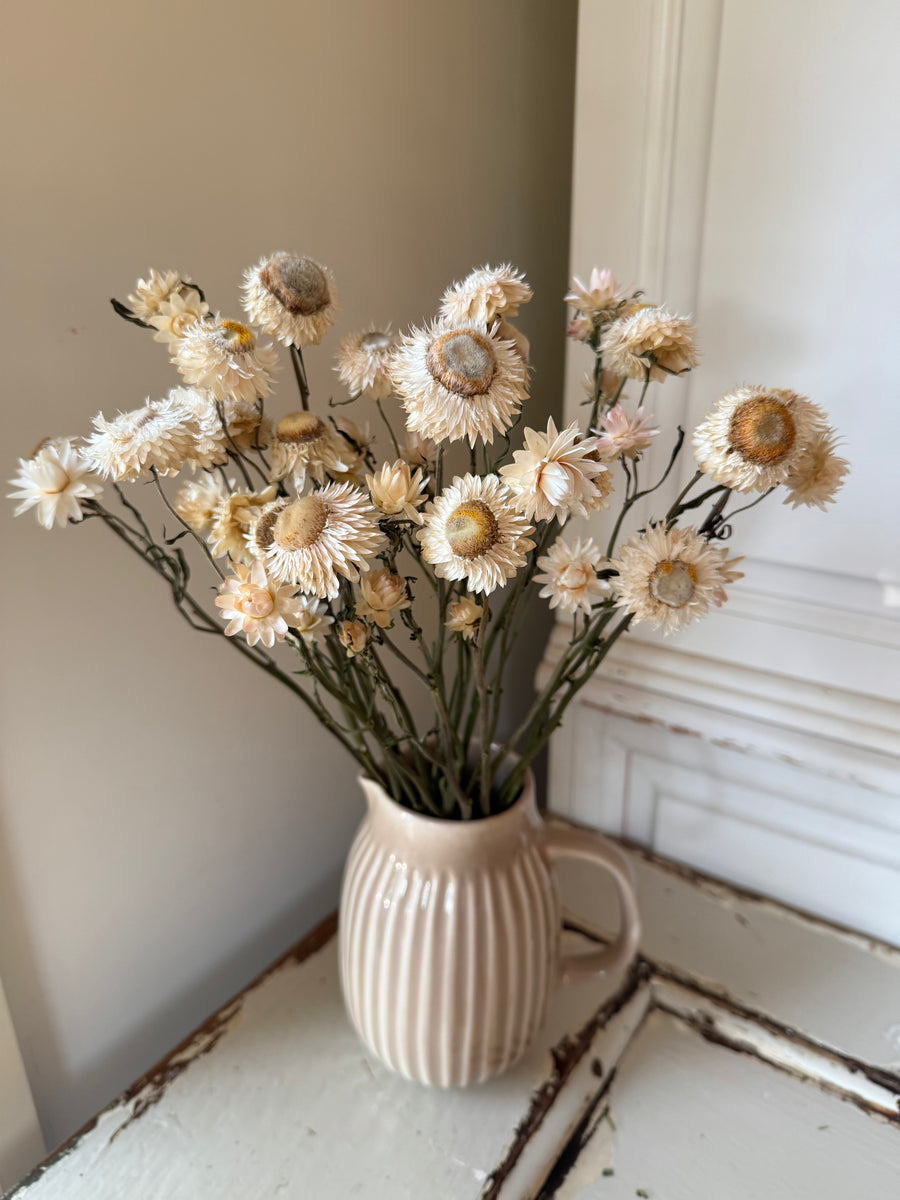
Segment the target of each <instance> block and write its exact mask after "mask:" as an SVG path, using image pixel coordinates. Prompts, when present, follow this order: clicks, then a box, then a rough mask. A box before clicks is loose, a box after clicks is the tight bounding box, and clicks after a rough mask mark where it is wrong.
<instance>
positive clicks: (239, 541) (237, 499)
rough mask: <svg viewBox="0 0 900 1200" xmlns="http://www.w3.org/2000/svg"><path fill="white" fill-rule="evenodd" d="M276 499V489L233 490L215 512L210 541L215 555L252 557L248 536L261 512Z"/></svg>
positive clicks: (235, 559) (244, 559)
mask: <svg viewBox="0 0 900 1200" xmlns="http://www.w3.org/2000/svg"><path fill="white" fill-rule="evenodd" d="M274 499H275V488H274V487H268V488H266V489H265V491H262V492H249V491H232V492H231V494H230V495H228V496H226V497H225V499H224V500H223V501H222V502H221V504H219V506H218V507H217V508H216V510H215V512H214V513H213V519H212V523H211V526H210V532H209V544H210V549H211V551H212V553H213V555H214V556H215V557H216V558H221V556H222V555H223V554H227V555H228V556H229V558H230V559H231V560H232V562H247V561H249V559H251V558H252V557H253V556H252V555H251V554H250V550H249V548H248V545H247V538H248V536H249V534H250V532H251V529H252V527H253V526H254V524H255V523H256V521H257V520H258V518H259V515H260V512H261V511H262V510H263V509H264V508H265V507H266V505H268V504H271V503H272V501H273V500H274Z"/></svg>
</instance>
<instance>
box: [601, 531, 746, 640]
mask: <svg viewBox="0 0 900 1200" xmlns="http://www.w3.org/2000/svg"><path fill="white" fill-rule="evenodd" d="M740 561H741V560H740V559H730V558H729V557H728V554H727V551H726V550H725V548H724V547H722V546H714V545H711V544H710V543H709V542H708V541H707V540H706V538H704V537H700V536H699V535H698V533H697V531H696V530H695V529H690V528H688V529H678V528H674V529H670V530H668V531H667V530H666V529H665V527H664V526H662V525H653V526H651V527H650V528H649V529H647V530H646V531H644V532H643V533H641V534H638V535H637V536H636V537H633V538H631V539H630V540H629V541H628V542H626V543H625V545H624V546H623V547H622V548H621V550H620V551H619V555H618V557H617V558H614V559H611V560H610V562H609V566H610V567H612V568H613V569H614V570H616V571H617V572H618V575H617V576H614V577H613V578H612V579H611V580H610V584H611V585H612V587H613V589H614V591H615V592H616V594H617V596H618V604H619V605H620V607H622V608H626V609H627V610H628V611H629V612H630V613H632V614H633V616H634V619H635V622H640V621H645V622H646V623H647V624H649V625H651V626H652V627H653V628H654V629H662V631H663V632H664V633H666V634H669V633H673V632H675V631H676V630H679V629H683V628H684V627H685V625H689V624H690V623H691V621H695V620H696V619H697V618H698V617H702V616H704V615H705V614H706V612H707V611H708V610H709V606H710V604H715V605H719V604H723V603H724V602H725V600H726V599H727V595H726V592H725V587H726V585H727V584H729V583H733V582H734V581H735V580H736V579H741V578H742V574H741V572H740V571H736V570H735V569H734V568H735V566H736V565H737V563H739V562H740Z"/></svg>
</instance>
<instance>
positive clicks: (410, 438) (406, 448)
mask: <svg viewBox="0 0 900 1200" xmlns="http://www.w3.org/2000/svg"><path fill="white" fill-rule="evenodd" d="M400 453H401V454H402V456H403V458H404V460H405V461H406V462H408V463H409V465H410V466H411V467H423V468H424V469H425V470H426V471H427V470H428V469H429V468H430V467H431V466H432V464H433V463H434V462H435V460H436V459H437V446H436V445H435V444H434V442H433V441H432V440H431V438H427V437H423V436H422V435H421V433H414V432H410V433H407V435H406V441H405V442H404V443H403V448H402V450H401V451H400Z"/></svg>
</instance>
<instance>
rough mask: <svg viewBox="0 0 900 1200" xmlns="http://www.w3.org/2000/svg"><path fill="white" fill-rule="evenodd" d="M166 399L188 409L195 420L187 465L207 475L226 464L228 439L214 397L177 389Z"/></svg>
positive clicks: (198, 389)
mask: <svg viewBox="0 0 900 1200" xmlns="http://www.w3.org/2000/svg"><path fill="white" fill-rule="evenodd" d="M166 399H167V400H168V401H169V403H170V404H178V405H180V406H181V407H182V408H184V409H186V410H187V411H188V412H189V413H190V414H191V416H192V417H193V419H194V420H193V428H194V430H195V432H194V443H193V446H192V449H191V452H190V454H189V455H188V457H187V458H186V459H185V465H186V466H189V467H191V468H194V469H196V468H198V467H199V468H200V469H202V470H204V471H205V470H209V468H210V467H215V466H219V465H220V464H221V463H224V462H226V461H227V459H228V435H227V434H226V432H225V429H224V428H223V425H222V418H221V417H220V415H219V409H218V408H217V407H216V402H215V400H213V398H212V395H211V394H210V393H209V392H206V391H203V390H201V389H200V388H187V387H174V388H170V389H169V393H168V395H167V397H166Z"/></svg>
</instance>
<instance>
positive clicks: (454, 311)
mask: <svg viewBox="0 0 900 1200" xmlns="http://www.w3.org/2000/svg"><path fill="white" fill-rule="evenodd" d="M533 295H534V293H533V292H532V290H531V286H530V284H528V283H526V282H525V277H524V275H523V274H522V272H521V271H516V270H515V269H514V268H513V267H512V266H510V264H509V263H504V264H503V265H502V266H500V267H489V266H487V264H485V266H483V267H479V268H478V270H476V271H472V272H471V273H470V274H468V275H467V276H466V277H465V279H464V280H463V281H462V283H454V284H451V286H450V287H449V288H448V289H447V291H446V292H444V298H443V299H442V300H441V316H442V317H444V318H445V319H446V320H447V321H448V322H450V323H451V324H453V325H482V326H485V325H488V324H490V322H491V321H493V319H494V318H495V317H497V316H499V315H501V314H502V315H503V316H505V317H514V316H515V315H516V314H517V313H518V311H519V306H520V305H522V304H527V303H528V301H529V300H530V299H531V297H532V296H533Z"/></svg>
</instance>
